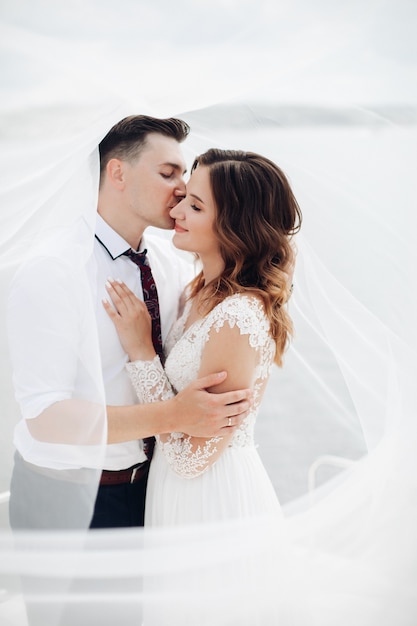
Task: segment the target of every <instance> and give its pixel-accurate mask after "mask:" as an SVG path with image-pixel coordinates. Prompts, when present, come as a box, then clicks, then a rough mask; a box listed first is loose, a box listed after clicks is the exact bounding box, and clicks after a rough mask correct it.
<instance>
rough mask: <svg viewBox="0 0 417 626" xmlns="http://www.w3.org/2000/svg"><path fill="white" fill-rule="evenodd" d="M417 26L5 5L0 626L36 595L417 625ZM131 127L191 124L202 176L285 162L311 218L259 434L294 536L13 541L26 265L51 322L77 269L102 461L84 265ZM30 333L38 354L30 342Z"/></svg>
mask: <svg viewBox="0 0 417 626" xmlns="http://www.w3.org/2000/svg"><path fill="white" fill-rule="evenodd" d="M416 23H417V9H416V7H415V6H414V5H413V3H412V2H407V1H406V0H400V1H399V2H393V0H387V1H383V0H365V1H362V2H360V3H359V2H357V1H356V0H355V1H353V2H350V3H337V2H336V3H334V2H333V3H332V2H328V1H325V0H321V1H320V2H315V3H313V4H311V3H308V2H307V1H306V0H296V1H295V2H290V1H288V0H282V1H278V2H274V1H273V0H260V2H258V3H257V4H256V7H254V6H253V3H250V2H248V1H247V0H244V1H237V0H211V1H210V2H201V3H199V4H198V5H196V4H195V3H192V2H191V1H188V0H183V1H182V2H181V3H179V4H178V3H177V4H175V3H168V2H166V1H162V0H157V1H155V2H153V3H152V4H151V3H145V2H136V1H134V0H124V1H122V2H120V3H118V5H117V6H115V5H114V3H111V2H108V1H107V0H106V1H101V2H99V1H98V0H85V1H84V2H77V1H76V0H70V1H68V2H66V3H65V4H62V5H61V4H58V3H54V2H52V1H51V0H37V1H35V2H29V1H26V0H18V1H12V0H3V2H2V6H1V10H0V29H1V33H2V36H1V43H0V45H1V49H2V55H1V67H2V73H3V81H2V88H1V94H2V98H1V99H0V110H1V121H0V162H1V171H2V172H3V177H2V181H1V182H0V194H1V198H2V202H1V209H0V220H1V228H0V280H1V285H0V286H1V299H2V302H3V303H4V306H3V308H2V326H1V327H2V328H3V332H2V333H1V353H2V379H1V399H2V426H1V428H2V437H1V440H0V451H1V454H0V467H1V475H0V480H1V483H0V491H1V495H0V498H1V500H0V515H1V525H2V528H1V534H0V555H1V556H0V617H1V621H2V623H4V624H8V625H13V626H16V625H19V626H20V625H25V624H26V623H27V622H26V613H25V601H27V599H28V598H29V599H30V601H31V602H34V603H38V605H39V606H43V607H45V611H46V613H45V615H47V620H48V621H47V622H46V621H44V622H43V623H44V624H46V623H47V624H48V626H54V625H55V624H57V625H58V624H60V623H65V624H68V623H71V624H77V626H78V625H80V624H84V623H85V624H87V623H89V624H90V623H96V622H97V623H98V622H100V623H102V624H107V623H108V624H114V623H116V621H117V620H119V621H120V623H122V624H126V625H130V624H138V625H140V624H141V622H142V620H143V623H144V624H145V626H147V625H148V624H152V625H153V624H158V626H164V625H165V624H167V625H168V624H169V625H170V626H172V625H175V624H181V625H182V624H187V623H189V624H199V625H200V624H201V625H202V624H210V625H216V626H219V625H222V624H224V625H226V624H227V625H231V624H233V625H234V624H239V625H242V624H248V626H249V625H250V626H252V625H255V624H262V625H268V626H269V625H270V624H279V625H280V626H281V625H285V626H287V625H295V626H310V625H312V624H314V625H316V624H317V625H320V626H327V625H329V626H330V625H332V624H334V623H338V624H341V625H344V624H346V625H347V624H349V625H350V624H355V626H357V625H359V626H370V625H372V626H374V625H378V626H381V625H382V626H385V625H387V626H388V625H391V624H393V623H395V624H397V625H399V626H413V625H414V624H415V623H416V620H417V591H416V589H417V532H416V528H417V495H416V494H417V467H416V466H417V455H416V449H417V425H416V424H417V420H416V407H417V398H416V383H415V380H416V365H415V363H416V352H417V332H416V327H415V320H416V319H417V297H416V289H415V268H416V267H417V263H416V260H417V259H416V256H417V253H416V247H415V245H414V241H413V239H414V233H415V226H416V218H415V215H416V211H415V209H416V200H415V199H416V197H417V182H416V181H417V178H416V176H415V171H416V165H417V151H416V140H417V126H416V123H417V86H416V85H417V82H416V76H417V50H416V46H415V34H414V33H415V26H416ZM130 113H147V114H151V115H155V116H161V117H162V116H164V117H165V116H174V115H175V116H178V117H182V118H183V119H185V120H187V121H188V122H189V123H190V125H191V129H192V132H191V135H190V137H189V139H188V140H187V142H186V144H184V150H185V153H186V157H187V160H188V162H189V164H191V162H192V159H193V157H194V156H195V155H196V154H199V153H201V152H203V151H204V150H205V149H207V148H208V147H211V146H216V147H224V148H242V149H246V150H254V151H257V152H260V153H262V154H265V155H266V156H269V157H270V158H272V159H273V160H274V161H275V162H277V163H278V165H280V166H281V167H282V168H283V170H284V171H285V172H286V173H287V175H288V177H289V179H290V181H291V183H292V186H293V189H294V191H295V195H296V197H297V199H298V201H299V203H300V205H301V209H302V211H303V216H304V221H303V227H302V231H301V234H300V235H299V236H298V238H297V247H298V260H297V268H296V272H295V276H294V294H293V296H292V298H291V301H290V305H289V308H290V313H291V315H292V317H293V320H294V325H295V337H294V340H293V341H292V343H291V346H290V348H289V350H288V352H287V353H286V356H285V361H284V366H283V368H282V369H278V368H277V369H275V370H274V372H273V375H272V378H271V381H270V383H269V387H268V390H267V393H266V397H265V398H264V402H263V405H262V410H261V413H260V416H259V419H258V425H257V442H258V444H259V452H260V454H261V456H262V458H263V460H264V463H265V465H266V467H267V470H268V472H269V474H270V476H271V478H272V480H273V483H274V486H275V488H276V491H277V494H278V497H279V499H280V502H281V504H282V505H283V510H284V514H285V524H284V529H281V528H280V529H279V530H278V529H277V528H275V527H274V525H273V524H272V523H271V522H270V520H266V519H255V520H246V521H245V522H242V523H237V522H236V523H228V524H219V525H211V526H208V527H198V528H191V527H190V528H184V529H145V530H143V529H128V530H114V531H97V532H91V531H90V532H88V533H86V532H84V531H83V530H79V531H71V532H70V531H67V532H58V531H55V532H50V533H48V532H42V533H39V532H38V533H21V534H16V533H14V534H13V535H12V533H11V531H10V529H9V525H8V518H7V492H8V490H9V484H10V476H11V470H12V464H13V451H14V448H13V429H14V426H15V424H16V423H17V421H18V419H19V409H18V404H17V402H16V399H15V397H14V390H13V384H12V373H11V365H10V360H9V357H8V337H7V332H6V316H5V311H6V303H7V301H8V294H9V292H10V287H11V281H12V279H13V277H14V276H15V273H16V270H17V269H18V268H19V267H20V266H21V265H23V268H28V267H29V271H32V272H33V281H34V282H33V284H34V288H36V289H38V288H40V289H41V291H40V294H41V298H42V306H43V309H42V310H48V311H54V307H55V306H56V301H57V299H58V298H59V297H60V295H61V294H60V293H57V292H56V291H52V290H50V289H48V282H47V281H48V276H47V274H46V273H45V274H44V273H43V271H44V266H43V264H42V260H43V259H44V258H45V257H48V258H50V257H51V256H53V257H54V259H56V260H57V263H58V264H59V266H60V267H62V268H64V270H67V271H68V275H70V276H71V279H70V280H68V282H66V283H65V291H66V292H67V293H69V294H70V297H71V299H72V301H73V302H74V309H72V308H71V310H68V312H67V314H68V320H70V319H72V317H71V316H72V315H73V314H74V310H75V311H76V312H77V314H78V315H79V316H80V319H82V323H83V335H82V340H80V343H79V345H77V346H76V347H74V353H76V357H77V358H78V359H79V361H80V362H81V363H82V365H83V367H84V370H85V381H84V382H85V388H84V392H85V396H84V399H85V400H87V401H88V403H89V407H90V409H91V411H88V412H87V413H86V415H87V417H90V418H91V419H90V420H86V422H84V423H83V425H82V426H81V425H79V426H78V428H79V431H77V432H76V433H75V435H74V433H73V435H74V436H75V438H76V443H77V446H78V452H77V454H78V458H81V459H82V455H83V454H85V453H86V451H87V453H93V454H95V455H97V457H96V458H97V462H96V465H97V467H100V458H101V455H102V453H103V442H104V440H105V419H104V417H105V413H104V393H103V385H102V381H101V374H100V363H99V355H98V347H97V342H96V329H95V320H94V314H93V309H92V307H91V306H90V303H89V296H88V292H87V288H86V286H85V282H84V281H85V263H86V261H87V259H88V256H89V253H90V252H91V247H92V241H93V228H94V216H95V209H96V194H97V185H98V173H97V159H98V155H97V144H98V142H99V141H100V139H101V138H102V137H103V136H104V134H105V133H106V132H107V131H108V129H109V128H110V127H111V126H112V125H113V124H114V123H115V122H116V121H118V120H119V119H121V118H122V117H124V116H125V115H127V114H130ZM162 236H167V234H166V233H165V234H164V233H162ZM51 241H54V242H55V244H53V245H52V246H51ZM56 242H59V246H57V245H56ZM19 271H22V270H19ZM23 271H24V270H23ZM18 277H19V274H18ZM35 277H36V278H35ZM17 280H18V279H17ZM14 281H16V279H14ZM38 281H39V282H38ZM37 314H38V312H37V311H35V312H33V315H34V316H35V315H37ZM31 315H32V312H29V315H28V312H26V315H25V316H23V314H22V318H21V319H20V318H19V319H14V323H15V325H14V326H13V328H18V327H19V323H21V324H24V322H25V320H27V319H30V317H31ZM62 328H63V329H64V330H63V331H62V335H63V336H64V335H65V328H66V326H65V323H63V326H62ZM14 332H16V331H14ZM14 338H15V339H16V337H14ZM35 339H36V338H34V343H35ZM19 340H20V343H21V350H22V351H23V352H25V350H27V351H28V355H29V357H30V351H31V349H32V346H31V342H30V332H29V331H28V330H27V329H26V330H25V332H23V330H22V335H21V337H20V334H19ZM92 434H93V435H92ZM63 455H65V450H63ZM97 480H98V474H97V473H96V474H95V475H94V476H93V477H92V480H91V481H90V483H89V491H88V503H89V507H90V508H89V509H88V510H89V511H91V507H92V505H93V502H94V496H95V490H96V487H97ZM74 506H75V503H74ZM87 508H88V507H87ZM88 510H87V513H88ZM87 519H88V515H86V520H87ZM87 526H88V522H87V521H86V523H85V527H86V528H87ZM21 578H23V579H24V580H25V588H24V594H23V593H22V589H21ZM28 581H29V583H28ZM80 581H81V582H80ZM23 598H24V599H25V601H24V599H23ZM64 618H65V619H64ZM62 619H64V621H63V622H61V620H62ZM65 620H67V621H65Z"/></svg>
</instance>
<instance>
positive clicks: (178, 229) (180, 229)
mask: <svg viewBox="0 0 417 626" xmlns="http://www.w3.org/2000/svg"><path fill="white" fill-rule="evenodd" d="M174 230H175V232H176V233H186V232H187V231H186V229H185V228H182V227H181V226H179V224H175V228H174Z"/></svg>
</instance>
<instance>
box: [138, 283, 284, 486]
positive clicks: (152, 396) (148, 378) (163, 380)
mask: <svg viewBox="0 0 417 626" xmlns="http://www.w3.org/2000/svg"><path fill="white" fill-rule="evenodd" d="M190 306H191V303H190V302H187V304H186V306H185V308H184V311H183V314H182V315H181V317H180V318H179V319H178V320H177V321H176V322H175V323H174V325H173V327H172V329H171V331H170V333H169V335H168V337H167V341H166V344H165V353H166V362H165V370H164V369H163V368H162V365H161V362H160V360H159V358H158V357H155V359H154V360H153V361H135V362H134V363H128V364H127V369H128V372H129V375H130V377H131V380H132V383H133V385H134V387H135V390H136V393H137V395H138V398H139V400H140V401H141V402H143V403H145V402H156V401H159V400H166V399H168V398H170V397H172V396H173V394H174V393H175V392H178V391H181V390H182V389H183V388H184V387H186V386H187V385H188V384H189V383H190V382H192V381H193V380H195V379H196V378H197V376H198V372H199V369H200V364H201V358H202V355H203V351H204V347H205V345H206V344H207V342H208V341H209V340H210V334H211V333H212V332H213V331H214V332H220V330H221V329H223V328H224V327H225V325H226V326H228V327H229V328H235V327H237V328H238V329H239V331H240V334H241V335H247V336H248V339H249V345H250V347H251V349H253V350H254V351H255V352H256V367H255V371H254V375H253V380H254V403H253V405H252V409H251V411H250V412H249V414H248V415H247V417H246V418H245V420H244V421H243V422H242V424H241V425H240V427H239V428H237V429H236V431H235V433H234V436H233V438H232V440H231V442H230V444H229V445H230V446H233V447H235V448H238V447H242V446H253V445H254V426H255V421H256V416H257V413H258V408H259V404H260V400H261V396H262V393H263V390H264V387H265V384H266V381H267V379H268V376H269V372H270V369H271V366H272V363H273V359H274V355H275V343H274V341H273V339H272V338H271V336H270V333H269V330H270V325H269V321H268V319H267V317H266V315H265V312H264V309H263V306H262V304H261V302H260V301H259V299H258V298H256V297H254V296H249V295H243V294H235V295H233V296H229V297H228V298H225V300H223V302H221V303H220V304H218V305H217V306H216V307H215V308H214V309H213V310H212V311H210V313H209V314H208V315H207V316H206V317H204V318H202V319H199V320H197V321H196V322H195V323H194V324H192V325H191V326H190V327H189V328H188V329H187V330H186V331H185V332H184V328H185V324H186V321H187V318H188V314H189V310H190ZM220 440H221V439H220V438H212V439H208V440H206V441H205V443H204V445H201V443H200V442H201V440H200V442H199V444H198V445H194V444H193V438H192V437H189V436H188V435H185V434H184V433H170V434H169V435H161V436H159V437H157V441H158V445H159V446H160V447H161V448H162V450H163V452H164V454H165V456H166V459H167V461H168V463H169V464H170V465H171V467H172V469H173V470H174V471H176V472H177V473H179V474H180V475H181V476H184V477H186V478H192V477H194V476H197V475H199V474H201V473H202V472H204V471H206V470H207V469H208V467H209V466H210V465H211V463H212V461H213V457H214V456H215V453H216V452H217V447H216V444H218V442H219V441H220Z"/></svg>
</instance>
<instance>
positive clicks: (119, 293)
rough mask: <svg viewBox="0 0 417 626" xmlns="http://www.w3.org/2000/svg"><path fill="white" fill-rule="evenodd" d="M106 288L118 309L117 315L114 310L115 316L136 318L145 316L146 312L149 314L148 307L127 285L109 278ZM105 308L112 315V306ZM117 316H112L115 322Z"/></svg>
mask: <svg viewBox="0 0 417 626" xmlns="http://www.w3.org/2000/svg"><path fill="white" fill-rule="evenodd" d="M105 286H106V289H107V292H108V294H109V296H110V298H111V300H112V302H113V304H114V306H115V308H116V311H117V313H115V312H114V309H112V310H113V312H114V313H115V316H117V314H119V315H120V316H135V315H138V314H142V315H143V313H145V312H146V313H147V308H146V305H145V304H144V303H143V302H142V301H141V300H139V298H138V297H137V296H136V295H135V294H134V293H133V291H132V290H131V289H129V287H128V286H127V285H125V283H123V282H121V281H117V280H114V279H112V278H109V279H108V281H107V282H106V285H105ZM103 305H104V302H103ZM104 307H105V309H106V311H107V312H108V313H109V315H110V312H109V309H111V306H110V304H108V306H105V305H104ZM115 316H113V317H112V316H111V315H110V317H111V318H112V319H113V320H114V317H115Z"/></svg>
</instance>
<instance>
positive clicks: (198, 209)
mask: <svg viewBox="0 0 417 626" xmlns="http://www.w3.org/2000/svg"><path fill="white" fill-rule="evenodd" d="M191 208H192V209H193V211H201V209H200V207H198V206H196V205H195V204H192V205H191Z"/></svg>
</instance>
